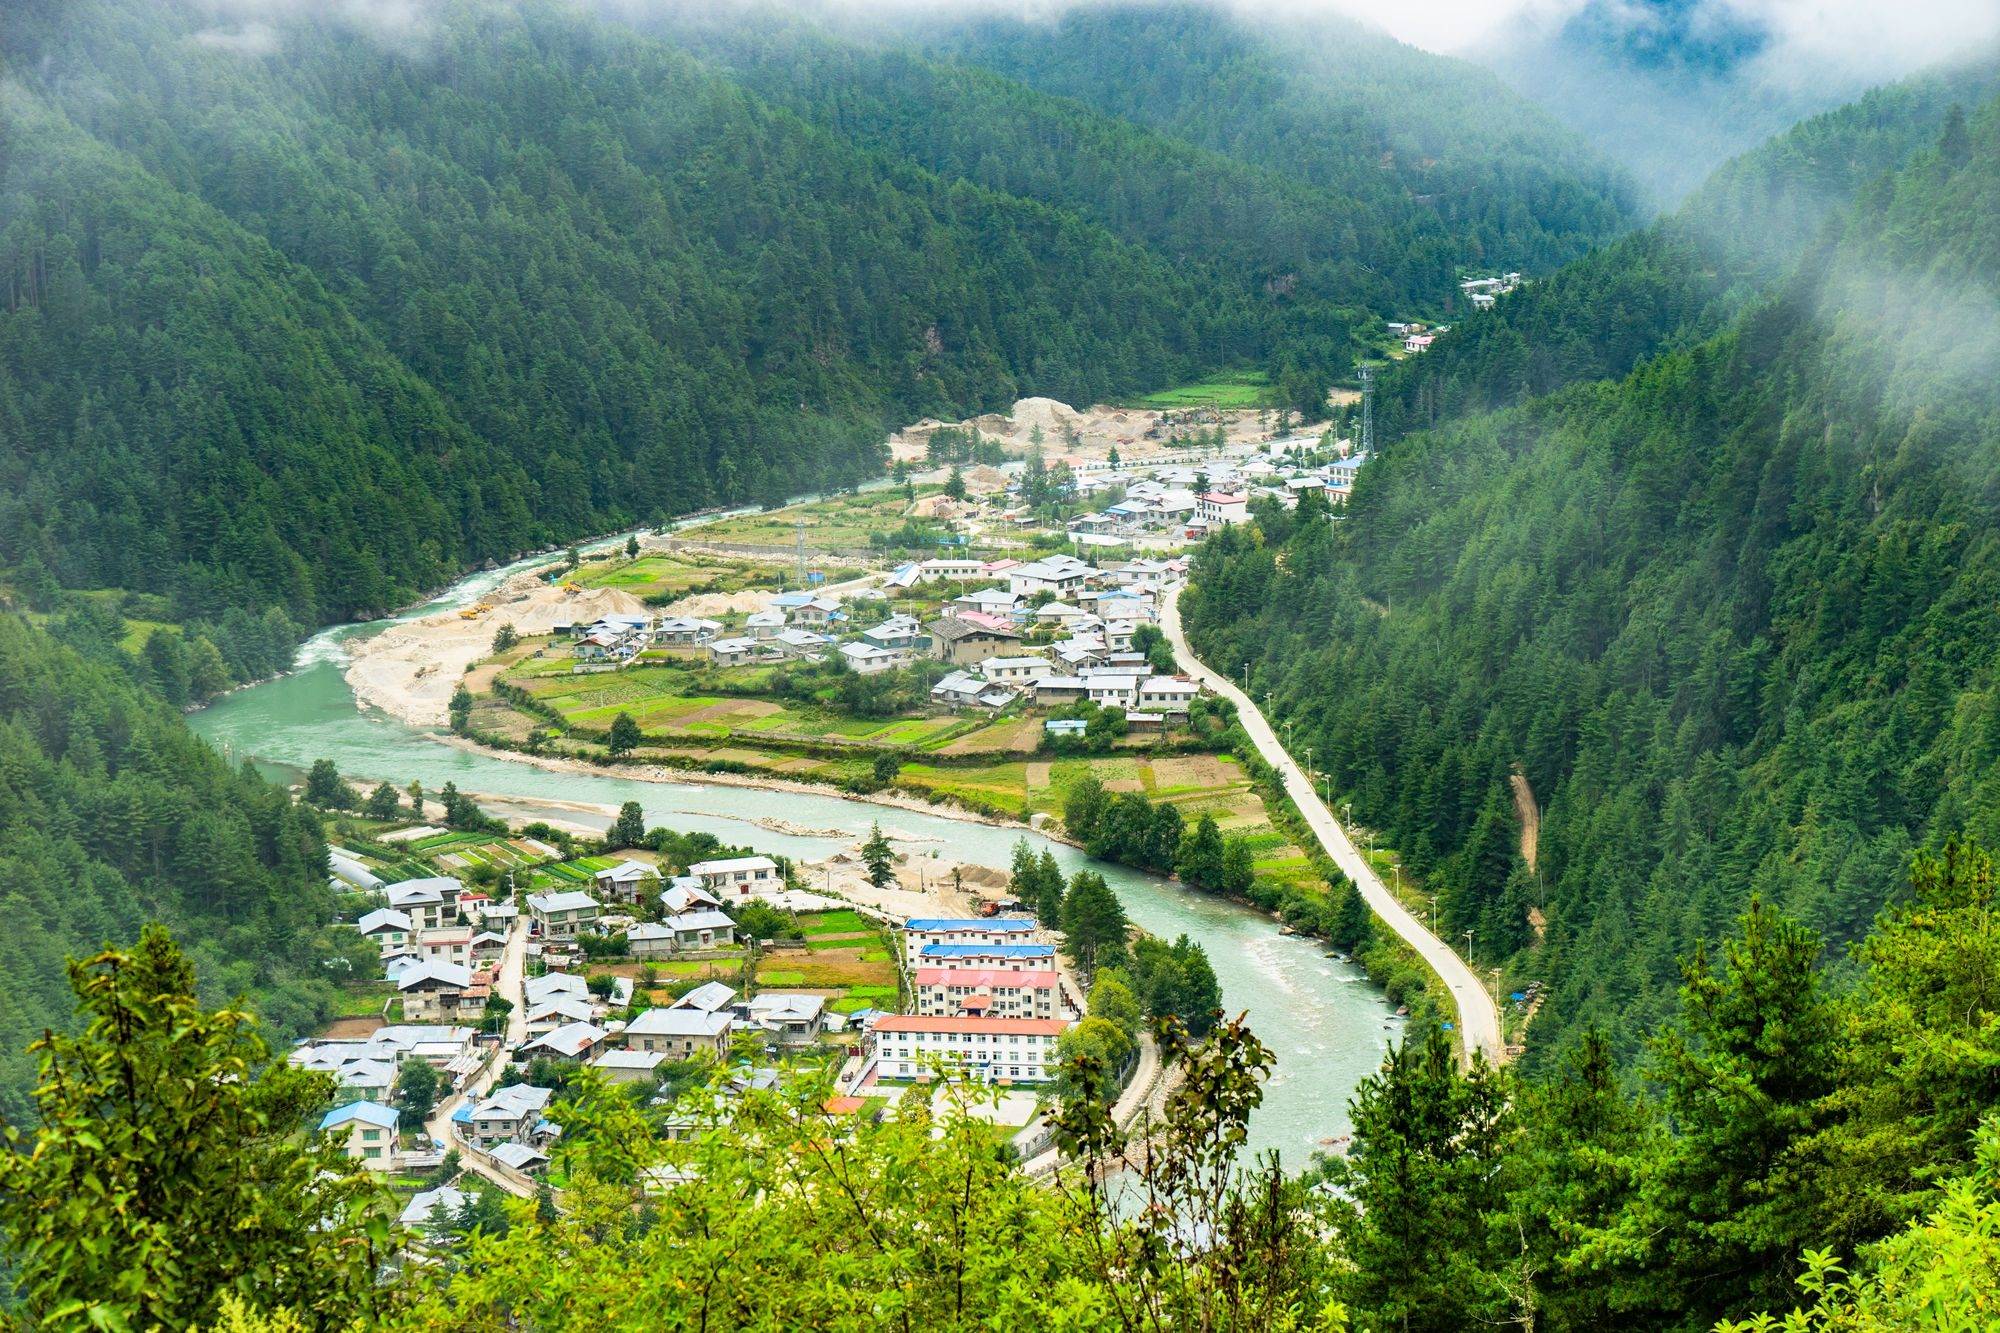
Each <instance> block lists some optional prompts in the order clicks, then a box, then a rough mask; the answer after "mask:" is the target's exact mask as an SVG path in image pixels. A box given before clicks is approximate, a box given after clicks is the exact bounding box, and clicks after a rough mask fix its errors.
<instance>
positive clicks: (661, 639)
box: [653, 616, 722, 647]
mask: <svg viewBox="0 0 2000 1333" xmlns="http://www.w3.org/2000/svg"><path fill="white" fill-rule="evenodd" d="M721 632H722V626H721V625H720V624H719V623H717V622H716V621H713V620H703V619H702V618H701V617H700V616H668V617H667V618H665V619H664V620H662V621H660V623H659V624H657V625H655V626H653V642H654V643H657V644H662V645H665V646H667V647H682V646H685V645H688V644H696V643H707V642H708V641H709V640H710V639H712V638H714V637H715V636H716V635H718V634H720V633H721Z"/></svg>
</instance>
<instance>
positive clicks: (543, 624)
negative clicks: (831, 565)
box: [347, 537, 881, 727]
mask: <svg viewBox="0 0 2000 1333" xmlns="http://www.w3.org/2000/svg"><path fill="white" fill-rule="evenodd" d="M642 545H643V547H644V548H645V549H647V550H657V549H662V548H663V546H664V542H663V540H662V539H661V538H658V537H653V538H648V539H646V540H645V541H644V542H643V543H642ZM880 577H881V576H880V575H879V574H863V575H860V576H858V577H856V578H852V579H848V580H846V581H844V582H841V583H837V584H832V585H829V586H828V587H825V588H823V589H821V590H820V592H821V595H822V596H832V597H840V596H843V595H845V594H847V593H851V592H855V591H858V590H859V589H861V588H864V587H867V586H869V585H871V584H873V583H875V582H877V581H878V580H879V579H880ZM771 595H772V594H771V592H770V591H769V590H768V589H754V588H753V589H746V590H745V591H743V592H736V593H697V594H695V595H694V596H691V597H683V598H681V599H680V600H679V601H677V602H675V603H673V604H672V605H671V606H667V607H664V608H661V610H660V614H663V615H694V616H721V615H727V614H729V613H731V612H747V611H755V610H759V609H761V608H762V607H763V606H764V605H765V604H766V603H768V602H769V601H770V600H771ZM482 605H484V606H486V607H487V608H488V609H487V610H484V611H480V612H478V614H476V615H473V616H462V615H460V614H459V613H458V612H457V611H439V612H437V613H436V614H434V615H428V616H423V617H421V618H419V619H416V620H405V621H401V622H399V623H397V624H394V625H391V626H389V627H388V628H387V629H385V630H383V631H382V632H381V633H380V634H375V635H371V636H370V637H368V638H366V639H361V640H358V641H356V642H354V643H352V644H349V645H348V650H347V651H348V665H347V683H348V684H349V685H350V686H352V687H353V689H354V697H355V698H356V699H357V700H359V701H360V702H361V703H362V704H365V705H367V706H368V707H371V708H379V709H381V710H382V711H383V712H385V713H388V714H389V715H390V716H392V717H395V718H398V719H400V720H401V721H404V722H408V723H410V724H412V725H414V726H420V727H441V726H443V725H445V723H446V721H447V720H448V715H449V713H450V709H451V696H452V692H453V691H454V690H456V689H457V688H458V683H459V681H460V680H462V679H464V677H465V673H466V671H467V669H468V668H470V667H471V666H472V664H473V663H475V662H478V661H480V660H481V659H482V658H485V657H487V656H489V655H490V654H491V653H492V651H493V636H494V634H495V633H496V632H497V631H498V630H499V628H500V627H501V626H502V625H512V626H513V627H514V629H515V632H517V633H519V634H522V635H536V634H547V633H549V632H550V630H552V629H553V628H554V627H555V626H556V625H559V624H583V623H588V622H589V621H592V620H596V619H597V618H598V617H599V616H608V615H628V614H629V615H644V614H648V613H650V612H652V611H653V609H654V608H652V607H649V606H647V605H646V604H645V603H644V602H643V601H641V600H640V599H639V598H637V597H635V596H633V595H632V594H631V593H629V592H625V591H623V590H621V589H618V588H583V589H567V588H565V587H563V585H562V584H561V583H559V582H558V583H549V582H547V581H546V580H545V579H544V578H543V576H542V574H541V573H538V572H535V571H528V572H525V573H521V574H516V575H515V576H514V577H513V578H511V579H508V580H507V581H506V582H505V583H503V584H501V585H500V586H499V587H498V588H495V589H494V590H493V591H492V592H491V593H490V594H488V595H487V597H486V599H485V601H484V603H482Z"/></svg>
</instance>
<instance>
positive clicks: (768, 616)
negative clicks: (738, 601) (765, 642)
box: [743, 608, 785, 639]
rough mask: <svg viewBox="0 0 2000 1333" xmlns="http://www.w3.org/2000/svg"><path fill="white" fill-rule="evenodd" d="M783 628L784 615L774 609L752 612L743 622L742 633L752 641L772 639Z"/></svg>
mask: <svg viewBox="0 0 2000 1333" xmlns="http://www.w3.org/2000/svg"><path fill="white" fill-rule="evenodd" d="M784 628H785V613H784V612H783V611H780V610H777V609H776V608H767V609H765V610H763V611H752V612H751V613H750V615H749V617H748V618H747V619H745V620H744V622H743V632H744V633H745V634H747V635H749V636H750V637H751V638H753V639H769V638H774V637H775V636H776V635H777V634H778V632H779V631H781V630H783V629H784Z"/></svg>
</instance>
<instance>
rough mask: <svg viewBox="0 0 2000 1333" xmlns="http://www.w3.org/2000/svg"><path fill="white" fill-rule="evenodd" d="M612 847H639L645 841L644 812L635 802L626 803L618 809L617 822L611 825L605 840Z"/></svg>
mask: <svg viewBox="0 0 2000 1333" xmlns="http://www.w3.org/2000/svg"><path fill="white" fill-rule="evenodd" d="M607 841H608V842H609V844H610V845H611V846H613V847H639V846H643V845H644V844H645V841H646V812H645V811H644V810H642V809H641V808H640V807H639V803H638V802H637V801H627V802H625V803H624V804H623V805H621V806H619V807H618V820H617V822H616V823H614V824H612V826H611V832H610V834H609V836H608V838H607Z"/></svg>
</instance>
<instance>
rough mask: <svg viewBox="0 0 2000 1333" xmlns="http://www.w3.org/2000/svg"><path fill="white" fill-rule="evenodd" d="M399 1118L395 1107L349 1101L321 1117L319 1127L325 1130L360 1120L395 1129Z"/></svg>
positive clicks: (367, 1123)
mask: <svg viewBox="0 0 2000 1333" xmlns="http://www.w3.org/2000/svg"><path fill="white" fill-rule="evenodd" d="M399 1118H400V1117H398V1115H397V1114H396V1111H395V1109H394V1108H393V1107H388V1106H382V1105H380V1104H378V1103H376V1102H349V1103H348V1104H347V1105H345V1106H336V1107H334V1108H333V1109H332V1110H331V1111H328V1112H327V1113H326V1114H325V1115H324V1116H322V1117H321V1118H320V1122H319V1127H320V1128H321V1129H323V1130H324V1129H338V1128H339V1127H340V1126H342V1125H344V1124H346V1123H347V1122H348V1121H350V1120H359V1121H361V1122H362V1123H363V1124H365V1125H374V1126H376V1127H377V1128H379V1129H394V1128H395V1127H396V1124H397V1121H398V1120H399Z"/></svg>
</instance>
